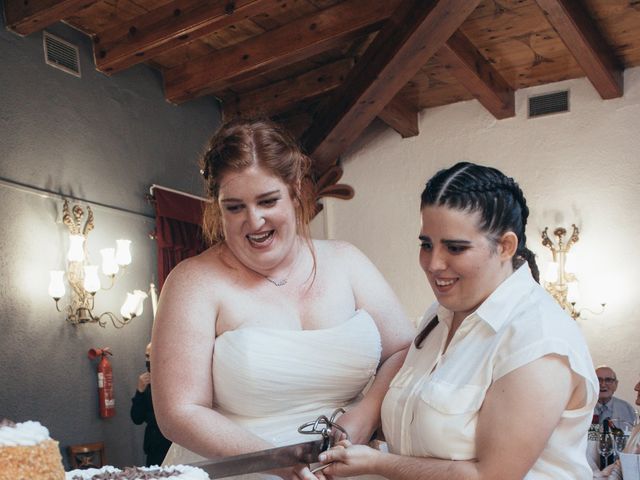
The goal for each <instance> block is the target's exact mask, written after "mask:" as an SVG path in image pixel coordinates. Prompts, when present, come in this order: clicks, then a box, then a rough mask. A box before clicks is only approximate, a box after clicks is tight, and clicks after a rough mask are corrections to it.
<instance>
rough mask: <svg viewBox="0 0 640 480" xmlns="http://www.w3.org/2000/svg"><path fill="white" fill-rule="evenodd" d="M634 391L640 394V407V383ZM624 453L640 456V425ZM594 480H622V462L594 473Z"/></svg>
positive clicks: (639, 403) (639, 397)
mask: <svg viewBox="0 0 640 480" xmlns="http://www.w3.org/2000/svg"><path fill="white" fill-rule="evenodd" d="M634 390H635V391H636V392H638V394H637V396H636V405H640V381H639V382H638V383H636V386H635V387H634ZM624 453H636V454H640V424H638V425H636V426H635V427H633V430H632V431H631V434H630V435H629V439H628V440H627V445H626V446H625V447H624ZM593 478H608V479H609V480H621V479H622V468H621V466H620V460H616V462H615V463H614V464H612V465H609V466H608V467H607V468H605V469H604V470H602V471H598V472H594V474H593Z"/></svg>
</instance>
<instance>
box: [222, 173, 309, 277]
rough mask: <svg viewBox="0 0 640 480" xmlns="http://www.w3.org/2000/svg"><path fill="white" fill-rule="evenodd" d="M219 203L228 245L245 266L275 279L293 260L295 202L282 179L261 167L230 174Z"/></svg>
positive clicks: (224, 178)
mask: <svg viewBox="0 0 640 480" xmlns="http://www.w3.org/2000/svg"><path fill="white" fill-rule="evenodd" d="M218 203H219V205H220V211H221V212H222V230H223V233H224V238H225V243H226V245H227V246H228V247H229V250H231V252H232V253H233V254H234V256H235V257H236V258H237V259H238V260H239V261H240V262H241V263H242V264H243V265H245V266H246V267H247V268H249V269H251V270H254V271H256V272H258V273H260V274H263V275H273V274H274V273H276V272H277V271H278V270H280V269H284V268H285V267H286V265H288V264H289V263H290V262H291V261H292V260H293V259H292V258H288V257H289V256H293V253H292V252H294V249H293V246H294V245H295V242H296V237H297V234H296V214H295V208H294V202H293V199H292V198H291V194H290V191H289V187H288V186H287V185H286V184H285V183H284V182H283V181H282V180H281V179H280V178H279V177H277V176H275V175H273V174H272V173H271V172H269V171H268V170H266V169H264V168H262V167H259V166H252V167H249V168H246V169H244V170H241V171H237V172H236V171H230V172H227V173H225V174H224V175H223V176H222V179H221V181H220V190H219V195H218Z"/></svg>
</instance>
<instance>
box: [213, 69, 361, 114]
mask: <svg viewBox="0 0 640 480" xmlns="http://www.w3.org/2000/svg"><path fill="white" fill-rule="evenodd" d="M353 63H354V60H353V59H352V58H345V59H342V60H338V61H337V62H333V63H330V64H328V65H323V66H322V67H320V68H316V69H315V70H312V71H310V72H306V73H304V74H302V75H299V76H297V77H293V78H288V79H286V80H282V81H280V82H276V83H273V84H271V85H268V86H266V87H263V88H258V89H256V90H253V91H250V92H245V93H242V94H239V95H238V96H237V97H236V98H234V99H228V100H227V101H225V102H224V103H223V112H224V118H225V119H231V118H234V117H245V118H252V117H255V116H267V117H271V116H273V115H278V114H281V113H284V112H286V111H287V110H289V109H291V106H292V105H295V104H297V103H298V102H302V101H306V100H310V99H313V98H316V97H318V96H320V95H324V94H326V93H328V92H330V91H332V90H334V89H336V88H337V87H338V86H340V84H342V82H343V81H344V79H345V77H346V76H347V74H348V73H349V70H351V68H352V67H353Z"/></svg>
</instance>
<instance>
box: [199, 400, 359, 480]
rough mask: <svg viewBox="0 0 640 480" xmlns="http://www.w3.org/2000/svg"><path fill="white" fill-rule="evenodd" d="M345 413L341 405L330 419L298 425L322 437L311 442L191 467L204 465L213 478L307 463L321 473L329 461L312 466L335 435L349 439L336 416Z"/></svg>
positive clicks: (300, 430) (307, 432)
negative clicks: (337, 422) (337, 421)
mask: <svg viewBox="0 0 640 480" xmlns="http://www.w3.org/2000/svg"><path fill="white" fill-rule="evenodd" d="M340 413H344V410H343V409H342V408H339V409H337V410H336V411H334V412H333V414H332V415H331V417H330V418H327V417H326V416H325V415H321V416H320V417H318V418H317V419H316V420H314V421H311V422H307V423H305V424H304V425H301V426H300V427H299V428H298V432H300V433H302V434H305V435H321V437H322V438H320V439H318V440H312V441H310V442H302V443H296V444H294V445H286V446H283V447H275V448H269V449H267V450H261V451H258V452H251V453H245V454H242V455H235V456H232V457H224V458H220V459H216V460H205V461H203V462H198V463H193V464H192V466H194V467H198V468H201V469H202V470H204V471H205V472H207V474H209V476H210V477H211V478H212V479H218V478H226V477H231V476H234V475H242V474H248V473H257V472H265V471H268V470H275V469H278V468H284V467H293V466H295V465H300V464H307V465H309V470H311V473H315V472H319V471H321V470H323V469H324V468H326V467H328V466H329V465H330V464H326V465H319V466H317V467H315V468H313V469H312V468H311V466H310V465H311V464H312V463H316V462H317V461H318V456H319V455H320V454H321V453H322V452H324V451H325V450H328V449H329V448H331V447H332V446H333V444H334V443H335V438H336V437H338V439H340V437H341V438H345V437H346V438H347V439H348V438H349V435H348V433H347V432H346V431H345V430H344V429H343V428H342V427H341V426H340V425H338V424H336V423H335V419H336V417H337V416H338V414H340Z"/></svg>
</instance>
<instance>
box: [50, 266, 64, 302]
mask: <svg viewBox="0 0 640 480" xmlns="http://www.w3.org/2000/svg"><path fill="white" fill-rule="evenodd" d="M63 276H64V272H63V271H62V270H51V271H50V272H49V296H50V297H52V298H54V299H55V300H58V299H60V298H62V297H63V296H64V293H65V288H64V280H63Z"/></svg>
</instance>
